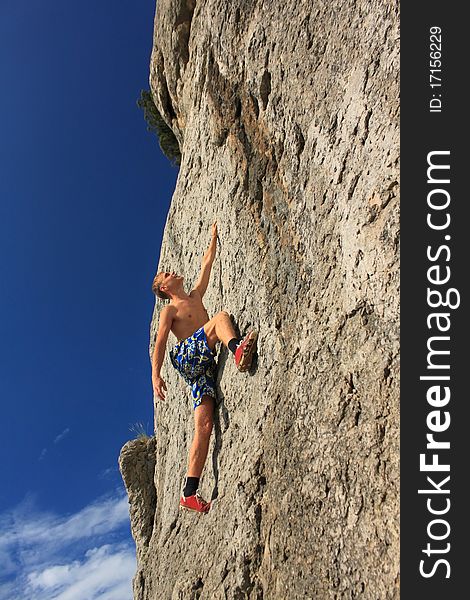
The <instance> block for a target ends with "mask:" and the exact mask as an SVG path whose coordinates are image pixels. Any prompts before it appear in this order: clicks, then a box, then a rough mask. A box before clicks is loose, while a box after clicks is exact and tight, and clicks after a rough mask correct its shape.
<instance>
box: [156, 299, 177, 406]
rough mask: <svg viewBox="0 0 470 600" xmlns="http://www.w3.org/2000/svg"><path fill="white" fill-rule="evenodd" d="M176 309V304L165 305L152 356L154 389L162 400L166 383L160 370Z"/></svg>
mask: <svg viewBox="0 0 470 600" xmlns="http://www.w3.org/2000/svg"><path fill="white" fill-rule="evenodd" d="M175 311H176V309H175V307H174V306H165V307H164V308H163V309H162V312H161V313H160V320H159V324H158V333H157V340H156V342H155V348H154V351H153V356H152V384H153V390H154V392H155V394H156V395H157V396H158V397H159V398H161V399H162V400H165V390H166V383H165V382H164V381H163V379H162V378H161V376H160V370H161V368H162V365H163V359H164V358H165V350H166V343H167V341H168V334H169V333H170V330H171V325H172V323H173V318H174V314H175Z"/></svg>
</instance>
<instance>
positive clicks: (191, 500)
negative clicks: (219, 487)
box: [180, 492, 211, 513]
mask: <svg viewBox="0 0 470 600" xmlns="http://www.w3.org/2000/svg"><path fill="white" fill-rule="evenodd" d="M210 507H211V503H210V502H205V501H204V500H203V499H202V497H201V496H200V495H199V492H196V493H195V494H193V495H192V496H183V495H182V496H181V499H180V508H181V509H183V510H193V511H195V512H199V513H207V512H209V510H210Z"/></svg>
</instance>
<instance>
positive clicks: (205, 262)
mask: <svg viewBox="0 0 470 600" xmlns="http://www.w3.org/2000/svg"><path fill="white" fill-rule="evenodd" d="M216 250H217V223H214V224H213V225H212V239H211V243H210V244H209V248H208V249H207V252H206V253H205V254H204V258H203V259H202V267H201V273H200V274H199V278H198V280H197V282H196V285H195V286H194V289H195V290H197V291H198V292H199V293H200V294H201V297H202V296H204V294H205V292H206V290H207V285H208V284H209V277H210V274H211V269H212V264H213V262H214V258H215V252H216Z"/></svg>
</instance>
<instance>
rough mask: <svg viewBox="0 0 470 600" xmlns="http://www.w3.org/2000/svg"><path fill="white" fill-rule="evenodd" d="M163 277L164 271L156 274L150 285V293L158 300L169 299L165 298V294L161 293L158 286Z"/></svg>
mask: <svg viewBox="0 0 470 600" xmlns="http://www.w3.org/2000/svg"><path fill="white" fill-rule="evenodd" d="M164 276H165V273H164V271H160V273H157V274H156V275H155V277H154V279H153V283H152V292H153V293H154V294H155V296H157V297H158V298H160V300H169V299H170V297H169V296H167V294H165V292H162V290H161V289H160V285H161V282H162V279H163V278H164Z"/></svg>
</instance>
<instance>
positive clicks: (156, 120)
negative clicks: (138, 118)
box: [137, 90, 181, 166]
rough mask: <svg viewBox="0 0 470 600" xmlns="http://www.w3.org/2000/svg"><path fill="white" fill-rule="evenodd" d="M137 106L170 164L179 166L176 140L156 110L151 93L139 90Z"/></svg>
mask: <svg viewBox="0 0 470 600" xmlns="http://www.w3.org/2000/svg"><path fill="white" fill-rule="evenodd" d="M137 106H138V107H139V108H141V109H142V110H143V111H144V118H145V120H146V121H147V129H148V131H153V132H155V133H156V135H157V137H158V141H159V144H160V148H161V150H162V152H163V154H164V155H165V156H166V157H167V158H168V160H169V161H170V162H171V164H172V165H178V166H179V165H180V163H181V152H180V147H179V144H178V140H177V139H176V137H175V134H174V133H173V131H172V130H171V129H170V128H169V127H168V125H167V124H166V123H165V121H164V120H163V117H162V116H161V114H160V113H159V112H158V109H157V107H156V106H155V103H154V101H153V98H152V94H151V93H150V92H149V91H148V90H141V92H140V98H139V100H137Z"/></svg>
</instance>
